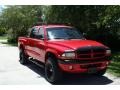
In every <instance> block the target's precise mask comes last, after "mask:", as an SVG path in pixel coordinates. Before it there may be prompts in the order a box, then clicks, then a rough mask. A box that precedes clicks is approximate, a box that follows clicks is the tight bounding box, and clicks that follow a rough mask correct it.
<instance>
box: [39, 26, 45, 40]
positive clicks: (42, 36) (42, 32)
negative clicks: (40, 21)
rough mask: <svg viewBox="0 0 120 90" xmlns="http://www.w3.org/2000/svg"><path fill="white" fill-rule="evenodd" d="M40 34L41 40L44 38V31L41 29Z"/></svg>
mask: <svg viewBox="0 0 120 90" xmlns="http://www.w3.org/2000/svg"><path fill="white" fill-rule="evenodd" d="M38 34H39V36H40V38H42V39H43V38H44V29H43V28H42V27H41V28H40V29H39V30H38Z"/></svg>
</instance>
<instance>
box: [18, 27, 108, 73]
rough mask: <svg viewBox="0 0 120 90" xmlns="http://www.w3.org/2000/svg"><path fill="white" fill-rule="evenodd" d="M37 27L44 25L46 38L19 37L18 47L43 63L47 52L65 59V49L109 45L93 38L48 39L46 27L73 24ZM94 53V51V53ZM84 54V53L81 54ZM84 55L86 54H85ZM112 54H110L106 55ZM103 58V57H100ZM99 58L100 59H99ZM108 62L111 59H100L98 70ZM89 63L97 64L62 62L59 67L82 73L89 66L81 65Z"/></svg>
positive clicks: (67, 70)
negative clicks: (70, 67) (71, 67)
mask: <svg viewBox="0 0 120 90" xmlns="http://www.w3.org/2000/svg"><path fill="white" fill-rule="evenodd" d="M35 27H36V28H37V29H39V28H40V27H43V29H44V35H45V38H44V40H40V39H36V38H30V37H19V39H18V47H19V48H24V49H25V53H26V54H27V55H29V56H31V57H33V58H35V59H37V60H39V61H41V62H43V63H45V55H46V53H47V52H51V53H53V54H54V55H55V56H56V57H57V58H58V59H61V60H64V59H66V58H64V59H63V58H61V55H62V54H63V53H64V52H65V50H73V51H75V50H76V49H78V48H82V47H87V46H100V47H101V46H102V47H105V48H107V46H105V45H103V44H101V43H99V42H96V41H93V40H78V39H76V40H57V39H56V40H47V31H46V28H53V27H71V26H65V25H43V26H35ZM92 54H93V53H92ZM81 55H82V54H81ZM83 55H84V54H83ZM105 56H110V55H105ZM99 58H101V57H99ZM99 58H98V59H99ZM74 59H78V60H81V58H77V56H76V57H75V58H74ZM94 59H97V58H83V60H91V62H92V60H94ZM106 62H109V61H100V62H99V63H102V65H101V66H100V67H97V70H101V69H104V68H106V67H107V64H106ZM89 64H96V62H95V63H87V64H61V63H59V67H60V69H61V70H63V71H65V72H71V73H80V72H87V70H88V68H86V69H83V68H81V67H80V66H81V65H83V66H84V65H89ZM71 65H72V66H73V69H72V70H70V69H69V66H71Z"/></svg>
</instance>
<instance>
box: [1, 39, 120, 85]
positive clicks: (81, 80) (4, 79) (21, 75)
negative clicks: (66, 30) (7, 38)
mask: <svg viewBox="0 0 120 90" xmlns="http://www.w3.org/2000/svg"><path fill="white" fill-rule="evenodd" d="M0 42H1V41H0ZM2 42H4V40H3V41H2ZM18 54H19V52H18V48H17V47H15V46H14V47H13V46H8V45H5V44H1V43H0V57H1V58H0V85H31V84H32V85H36V84H37V85H38V84H39V85H50V83H48V82H47V81H46V80H45V78H44V70H43V69H42V68H39V67H38V66H36V65H34V64H33V63H30V64H29V65H27V66H24V65H21V64H19V55H18ZM109 84H112V85H120V78H117V77H115V76H112V75H111V74H109V73H106V74H105V75H104V76H100V77H97V76H80V77H74V76H73V77H72V76H69V77H67V78H65V79H64V81H63V82H62V83H60V85H109Z"/></svg>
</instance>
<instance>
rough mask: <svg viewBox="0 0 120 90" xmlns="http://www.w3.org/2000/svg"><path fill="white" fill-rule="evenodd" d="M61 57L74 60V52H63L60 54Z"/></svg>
mask: <svg viewBox="0 0 120 90" xmlns="http://www.w3.org/2000/svg"><path fill="white" fill-rule="evenodd" d="M62 57H64V58H75V53H74V52H65V53H63V54H62Z"/></svg>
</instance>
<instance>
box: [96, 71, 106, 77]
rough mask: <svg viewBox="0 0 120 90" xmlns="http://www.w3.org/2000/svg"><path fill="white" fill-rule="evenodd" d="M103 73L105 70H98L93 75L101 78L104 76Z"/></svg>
mask: <svg viewBox="0 0 120 90" xmlns="http://www.w3.org/2000/svg"><path fill="white" fill-rule="evenodd" d="M105 72H106V69H103V70H100V71H98V72H97V73H95V75H97V76H103V75H104V74H105Z"/></svg>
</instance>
